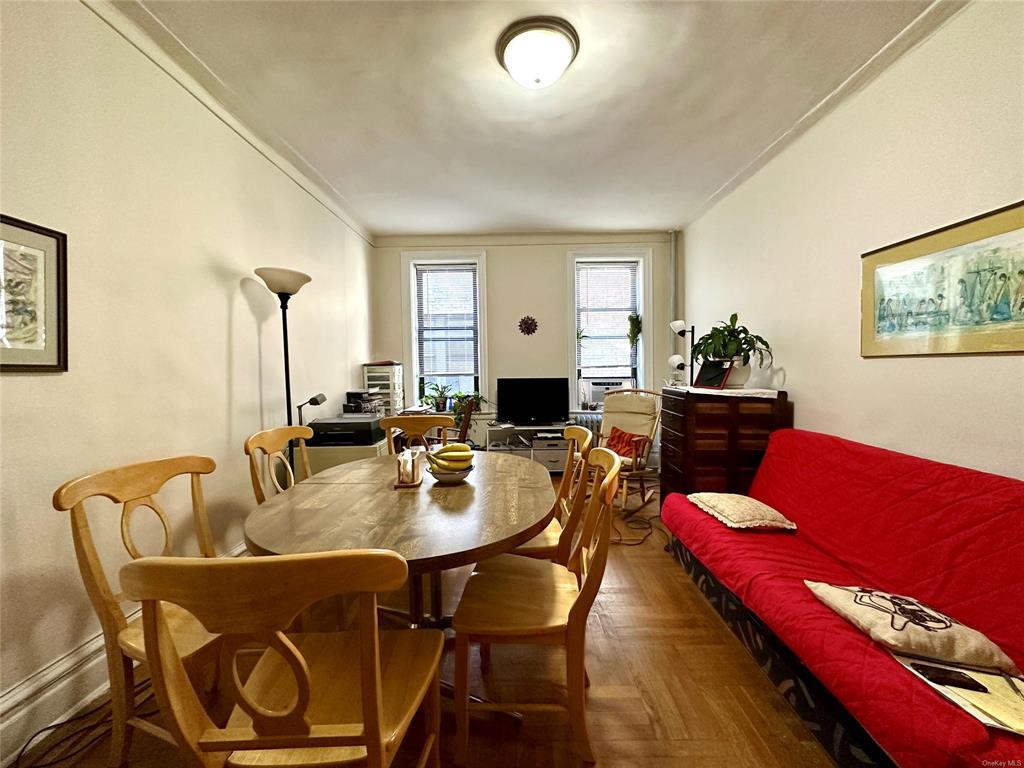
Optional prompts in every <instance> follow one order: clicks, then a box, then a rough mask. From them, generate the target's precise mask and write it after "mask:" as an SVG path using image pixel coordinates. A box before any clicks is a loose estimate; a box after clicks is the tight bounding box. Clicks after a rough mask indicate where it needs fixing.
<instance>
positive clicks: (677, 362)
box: [668, 355, 686, 371]
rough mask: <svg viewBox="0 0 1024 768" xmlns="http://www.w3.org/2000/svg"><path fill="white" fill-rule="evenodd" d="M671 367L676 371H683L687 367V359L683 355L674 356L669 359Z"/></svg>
mask: <svg viewBox="0 0 1024 768" xmlns="http://www.w3.org/2000/svg"><path fill="white" fill-rule="evenodd" d="M668 364H669V367H670V368H672V369H673V370H676V371H681V370H683V368H685V367H686V358H685V357H683V356H682V355H672V357H670V358H669V359H668Z"/></svg>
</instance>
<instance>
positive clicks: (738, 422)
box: [661, 387, 793, 502]
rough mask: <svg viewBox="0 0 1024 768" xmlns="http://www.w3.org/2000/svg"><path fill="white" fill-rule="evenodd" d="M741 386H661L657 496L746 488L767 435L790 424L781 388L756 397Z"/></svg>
mask: <svg viewBox="0 0 1024 768" xmlns="http://www.w3.org/2000/svg"><path fill="white" fill-rule="evenodd" d="M743 392H744V390H735V394H733V392H732V391H730V390H724V391H723V392H714V391H709V390H692V391H691V390H689V389H687V388H679V389H676V388H674V387H666V388H665V389H663V390H662V391H661V394H662V411H661V501H662V502H664V501H665V497H666V496H667V495H668V494H670V493H696V492H697V491H717V492H720V493H746V492H747V491H748V490H750V484H751V482H752V481H753V479H754V474H755V473H756V472H757V468H758V466H759V465H760V463H761V457H762V456H764V452H765V449H766V448H767V447H768V435H770V434H771V433H772V432H773V431H774V430H776V429H783V428H784V427H792V426H793V404H792V403H791V402H789V400H788V398H787V397H786V393H785V392H782V391H780V392H778V393H777V396H776V397H756V396H752V395H750V394H743Z"/></svg>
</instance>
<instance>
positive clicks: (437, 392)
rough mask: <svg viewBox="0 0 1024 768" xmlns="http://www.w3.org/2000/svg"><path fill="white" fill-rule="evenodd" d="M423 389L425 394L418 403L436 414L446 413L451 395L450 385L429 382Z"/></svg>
mask: <svg viewBox="0 0 1024 768" xmlns="http://www.w3.org/2000/svg"><path fill="white" fill-rule="evenodd" d="M424 389H425V390H426V394H425V395H423V397H421V398H420V402H422V403H423V404H424V405H429V406H431V407H432V408H433V409H434V410H435V411H437V412H438V413H446V412H447V411H448V399H449V396H450V395H451V393H452V388H451V385H449V384H438V383H437V382H436V381H430V382H427V385H426V386H425V387H424Z"/></svg>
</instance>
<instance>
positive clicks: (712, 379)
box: [693, 360, 732, 389]
mask: <svg viewBox="0 0 1024 768" xmlns="http://www.w3.org/2000/svg"><path fill="white" fill-rule="evenodd" d="M731 371H732V360H705V361H704V362H703V363H701V366H700V370H699V371H697V378H696V380H695V381H694V382H693V386H695V387H703V388H704V389H725V382H727V381H728V380H729V373H730V372H731Z"/></svg>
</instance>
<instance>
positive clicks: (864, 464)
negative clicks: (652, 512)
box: [662, 430, 1024, 768]
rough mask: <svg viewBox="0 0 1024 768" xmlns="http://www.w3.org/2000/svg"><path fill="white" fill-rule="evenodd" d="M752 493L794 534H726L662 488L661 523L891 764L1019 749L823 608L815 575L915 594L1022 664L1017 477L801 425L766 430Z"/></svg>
mask: <svg viewBox="0 0 1024 768" xmlns="http://www.w3.org/2000/svg"><path fill="white" fill-rule="evenodd" d="M750 495H751V496H753V497H755V498H757V499H760V500H761V501H763V502H765V503H766V504H769V505H771V506H772V507H774V508H775V509H777V510H779V512H781V513H782V514H784V515H785V516H786V517H788V518H789V519H791V520H793V521H794V522H795V523H796V524H797V526H798V528H797V530H796V531H794V532H784V533H776V532H760V531H758V532H754V531H736V530H731V529H729V528H726V527H725V526H723V525H722V524H721V523H719V522H718V521H717V520H715V519H713V518H712V517H710V516H709V515H707V514H706V513H705V512H703V511H701V510H700V509H698V508H697V507H695V506H694V505H693V504H691V503H690V502H689V501H688V500H687V499H686V498H685V497H684V496H680V495H678V494H672V495H670V496H669V497H668V498H667V500H666V502H665V506H664V509H663V510H662V519H663V520H664V521H665V524H666V525H667V526H668V528H669V529H670V530H671V531H672V532H673V534H675V535H676V537H677V538H679V540H680V541H682V543H683V544H684V545H685V546H686V547H687V548H688V549H689V550H690V551H691V552H693V554H694V555H695V556H696V557H697V558H698V559H699V560H701V561H702V562H703V563H704V564H705V565H706V566H707V567H708V568H709V569H710V570H711V571H712V572H713V573H714V574H715V575H716V576H717V577H718V578H719V579H720V580H721V582H722V583H723V584H724V585H725V586H726V587H728V588H729V589H730V590H731V591H733V592H734V593H736V595H737V596H738V597H739V598H740V599H741V600H742V601H743V602H744V604H745V605H746V606H747V608H749V609H750V610H751V611H753V612H754V613H755V614H757V616H758V617H759V618H760V619H761V620H762V621H763V622H764V623H765V624H766V625H767V626H768V627H769V628H770V629H771V630H772V631H773V632H774V633H775V634H776V635H778V637H779V638H780V639H781V640H782V641H783V642H784V643H786V645H787V646H789V648H790V649H791V650H792V651H794V652H795V653H796V654H797V656H799V657H800V659H801V660H802V661H803V662H804V663H805V664H806V665H807V667H808V669H810V670H811V672H812V673H813V674H814V675H815V676H816V677H817V678H818V679H819V680H820V681H821V682H822V683H824V684H825V686H826V687H828V688H829V690H830V691H831V692H832V693H833V695H835V696H836V698H837V699H839V701H841V702H842V703H843V705H844V706H845V707H846V708H847V710H848V711H849V712H850V713H851V714H852V715H853V716H854V717H855V718H856V719H857V720H858V721H859V722H860V723H861V724H862V725H863V726H864V727H865V728H866V729H867V731H868V732H869V733H870V734H871V735H872V737H873V738H874V739H875V740H876V741H877V742H878V743H879V745H880V746H881V747H882V748H883V749H885V750H886V752H887V753H888V754H889V755H890V756H891V757H892V758H893V759H894V760H895V761H896V762H897V763H898V764H899V765H901V766H904V767H905V768H913V767H916V766H921V768H924V766H956V765H979V764H980V761H981V760H1009V759H1020V757H1021V755H1022V753H1024V737H1017V736H1014V735H1012V734H1007V733H1003V732H999V731H994V730H989V729H986V728H985V727H984V726H982V725H981V724H980V723H979V722H977V721H976V720H974V718H972V717H970V716H969V715H967V714H966V713H964V712H962V711H960V710H959V709H957V708H956V707H954V706H953V705H952V704H949V703H948V702H946V701H945V700H944V699H942V698H941V697H940V696H938V695H937V694H936V693H934V692H933V691H932V690H931V689H929V688H928V687H927V686H925V685H924V684H923V683H921V682H920V681H918V680H916V678H914V677H913V676H912V675H911V674H910V673H909V672H907V671H906V670H904V669H903V668H902V667H901V666H900V665H898V664H897V663H896V662H895V661H894V660H893V659H892V658H891V657H890V656H889V655H888V654H887V653H886V652H885V651H884V650H883V649H882V648H881V647H880V646H878V645H876V644H875V643H874V642H872V641H871V639H870V638H868V637H867V636H866V635H863V634H862V633H861V632H859V631H858V630H856V629H855V628H854V627H852V626H851V625H849V624H848V623H847V622H845V621H844V620H843V619H842V618H840V617H839V616H837V615H836V614H835V613H833V612H832V611H831V610H829V609H828V608H827V607H826V606H824V605H822V604H821V603H820V602H819V601H818V600H817V599H816V598H815V597H814V596H813V595H812V594H811V592H810V590H808V589H807V587H806V586H804V584H803V579H805V578H807V579H814V580H817V581H826V582H830V583H835V584H843V585H846V584H857V585H865V586H871V587H878V588H881V589H885V590H888V591H893V592H899V593H902V594H907V595H912V596H914V597H917V598H919V599H921V600H923V601H924V602H926V603H928V604H929V605H931V606H933V607H935V608H937V609H938V610H940V611H942V612H944V613H948V614H949V615H951V616H953V617H954V618H956V619H959V620H960V621H963V622H964V623H966V624H968V625H970V626H972V627H974V628H976V629H978V630H980V631H982V632H984V633H985V634H987V635H988V636H989V637H991V638H992V639H993V640H994V641H995V642H996V643H998V644H999V645H1000V646H1001V647H1002V648H1003V649H1004V650H1005V651H1006V652H1007V653H1008V654H1009V655H1010V656H1011V657H1012V658H1013V659H1014V661H1015V662H1017V664H1018V665H1021V664H1022V663H1024V585H1022V577H1021V572H1022V568H1021V564H1022V563H1024V483H1022V482H1020V481H1016V480H1011V479H1009V478H1004V477H998V476H995V475H990V474H986V473H983V472H977V471H974V470H969V469H964V468H962V467H954V466H950V465H945V464H939V463H937V462H933V461H928V460H926V459H921V458H916V457H912V456H906V455H903V454H898V453H894V452H892V451H886V450H883V449H880V448H875V447H872V446H867V445H861V444H859V443H854V442H851V441H849V440H843V439H842V438H837V437H833V436H829V435H821V434H817V433H813V432H806V431H803V430H780V431H778V432H775V433H773V434H772V437H771V439H770V442H769V448H768V452H767V454H766V455H765V458H764V461H763V462H762V464H761V468H760V470H759V471H758V474H757V476H756V478H755V481H754V485H753V487H752V489H751V493H750Z"/></svg>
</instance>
